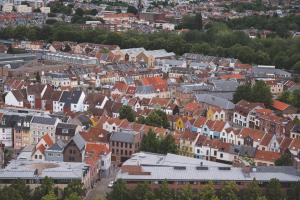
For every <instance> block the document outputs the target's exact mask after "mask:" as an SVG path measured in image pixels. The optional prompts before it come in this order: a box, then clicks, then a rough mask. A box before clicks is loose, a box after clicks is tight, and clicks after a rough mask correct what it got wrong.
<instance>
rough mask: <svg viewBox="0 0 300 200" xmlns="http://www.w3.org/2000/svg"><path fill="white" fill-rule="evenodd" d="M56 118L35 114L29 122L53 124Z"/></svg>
mask: <svg viewBox="0 0 300 200" xmlns="http://www.w3.org/2000/svg"><path fill="white" fill-rule="evenodd" d="M56 120H57V118H51V117H39V116H36V117H33V119H32V121H31V123H36V124H45V125H54V124H55V123H56Z"/></svg>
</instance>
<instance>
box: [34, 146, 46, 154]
mask: <svg viewBox="0 0 300 200" xmlns="http://www.w3.org/2000/svg"><path fill="white" fill-rule="evenodd" d="M36 150H39V151H40V152H41V153H42V154H44V152H45V150H46V147H45V146H44V145H43V144H41V145H39V146H38V147H37V148H36Z"/></svg>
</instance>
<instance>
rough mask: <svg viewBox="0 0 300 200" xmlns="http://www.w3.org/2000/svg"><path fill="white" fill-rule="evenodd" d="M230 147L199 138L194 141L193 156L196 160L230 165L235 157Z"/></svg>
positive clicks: (217, 141)
mask: <svg viewBox="0 0 300 200" xmlns="http://www.w3.org/2000/svg"><path fill="white" fill-rule="evenodd" d="M232 147H233V146H232V145H231V144H229V143H225V142H222V141H221V140H215V139H210V138H207V137H205V136H203V135H202V136H199V138H198V140H197V141H196V145H195V151H194V155H195V157H196V158H199V159H204V160H211V161H217V162H223V163H232V162H233V161H234V160H235V159H237V155H236V154H235V153H234V151H232Z"/></svg>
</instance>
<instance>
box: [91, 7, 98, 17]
mask: <svg viewBox="0 0 300 200" xmlns="http://www.w3.org/2000/svg"><path fill="white" fill-rule="evenodd" d="M90 14H91V15H94V16H95V15H97V14H98V11H97V10H96V9H92V10H91V11H90Z"/></svg>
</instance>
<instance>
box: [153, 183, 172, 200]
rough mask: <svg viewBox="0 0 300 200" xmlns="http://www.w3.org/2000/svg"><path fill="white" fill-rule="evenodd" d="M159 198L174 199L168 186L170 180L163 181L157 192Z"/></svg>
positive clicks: (162, 199)
mask: <svg viewBox="0 0 300 200" xmlns="http://www.w3.org/2000/svg"><path fill="white" fill-rule="evenodd" d="M155 196H156V198H155V199H157V200H173V198H172V194H171V191H170V190H169V188H168V182H167V181H163V183H162V184H161V186H160V188H159V190H158V191H157V192H156V194H155Z"/></svg>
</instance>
